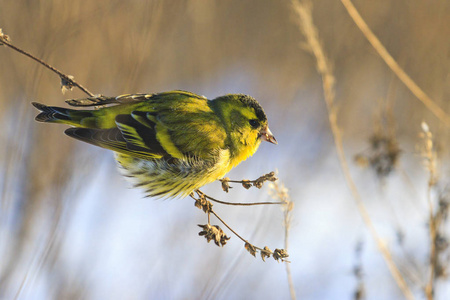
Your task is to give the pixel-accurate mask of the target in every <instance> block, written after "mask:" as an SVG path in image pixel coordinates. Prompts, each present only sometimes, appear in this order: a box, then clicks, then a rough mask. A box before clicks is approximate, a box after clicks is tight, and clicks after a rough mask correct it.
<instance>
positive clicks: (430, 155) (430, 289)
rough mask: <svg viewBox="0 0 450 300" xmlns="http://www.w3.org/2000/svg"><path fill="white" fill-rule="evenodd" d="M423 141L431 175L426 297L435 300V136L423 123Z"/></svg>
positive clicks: (424, 156) (423, 152)
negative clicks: (432, 192) (433, 198)
mask: <svg viewBox="0 0 450 300" xmlns="http://www.w3.org/2000/svg"><path fill="white" fill-rule="evenodd" d="M420 136H421V138H422V139H423V144H424V145H423V150H422V157H423V158H424V161H425V167H426V168H427V170H428V172H429V173H430V177H429V179H428V189H427V202H428V210H429V220H428V230H429V232H430V266H429V275H428V276H429V278H428V282H427V284H426V286H425V295H426V296H427V299H428V300H432V299H433V294H434V278H435V273H436V270H435V266H436V258H437V256H436V237H437V233H436V220H435V217H434V208H433V202H432V200H431V190H432V188H433V186H434V185H435V184H436V151H435V150H434V146H433V134H432V133H431V131H430V129H429V127H428V125H427V124H426V123H425V122H422V132H421V134H420Z"/></svg>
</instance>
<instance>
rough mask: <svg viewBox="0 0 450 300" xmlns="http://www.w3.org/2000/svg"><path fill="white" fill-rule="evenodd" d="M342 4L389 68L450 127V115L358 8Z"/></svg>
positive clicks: (350, 3) (346, 3) (342, 0)
mask: <svg viewBox="0 0 450 300" xmlns="http://www.w3.org/2000/svg"><path fill="white" fill-rule="evenodd" d="M341 2H342V4H343V5H344V6H345V9H346V10H347V12H348V14H349V15H350V17H351V18H352V19H353V21H354V22H355V24H356V26H358V28H359V29H360V30H361V32H362V33H363V35H364V36H365V37H366V39H367V40H368V41H369V43H370V44H371V45H372V46H373V48H375V50H376V51H377V52H378V54H379V55H380V56H381V58H382V59H383V60H384V62H385V63H386V64H387V65H388V66H389V68H390V69H391V70H392V72H394V74H395V75H396V76H397V77H398V78H399V79H400V80H401V81H402V82H403V84H404V85H406V87H407V88H408V89H409V90H410V91H411V92H412V93H413V94H414V95H415V96H416V97H417V98H418V99H419V100H420V101H421V102H422V103H423V104H424V105H425V107H426V108H428V109H429V110H430V111H431V113H433V114H434V115H435V116H436V117H437V118H438V119H439V120H440V121H442V122H443V123H444V124H445V125H446V126H449V127H450V116H449V115H448V114H447V113H446V112H445V111H443V110H442V109H441V108H440V107H439V106H438V105H437V104H436V103H435V102H434V101H433V100H432V99H431V98H430V97H428V95H427V94H426V93H425V92H424V91H423V90H422V89H421V88H420V87H419V86H418V85H417V84H416V83H415V82H414V81H413V80H412V79H411V77H409V76H408V74H406V72H405V71H403V69H402V68H401V67H400V66H399V65H398V63H397V62H396V61H395V59H394V58H393V57H392V56H391V55H390V54H389V52H388V51H387V50H386V48H385V47H384V46H383V44H382V43H381V42H380V40H379V39H378V38H377V37H376V35H375V34H374V33H373V32H372V30H370V28H369V26H368V25H367V23H366V22H365V21H364V19H363V18H362V17H361V15H360V14H359V12H358V11H357V10H356V8H355V6H354V5H353V3H352V2H351V1H350V0H341Z"/></svg>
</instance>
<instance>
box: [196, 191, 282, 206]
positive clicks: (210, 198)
mask: <svg viewBox="0 0 450 300" xmlns="http://www.w3.org/2000/svg"><path fill="white" fill-rule="evenodd" d="M204 196H205V197H206V198H207V199H209V200H211V201H214V202H217V203H220V204H224V205H235V206H254V205H267V204H278V205H280V204H283V202H270V201H266V202H250V203H244V202H227V201H222V200H217V199H215V198H213V197H211V196H208V195H206V194H204Z"/></svg>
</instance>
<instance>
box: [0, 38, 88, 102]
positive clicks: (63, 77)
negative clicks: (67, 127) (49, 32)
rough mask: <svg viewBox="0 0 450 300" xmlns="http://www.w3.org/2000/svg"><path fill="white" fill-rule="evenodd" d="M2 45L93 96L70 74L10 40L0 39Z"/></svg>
mask: <svg viewBox="0 0 450 300" xmlns="http://www.w3.org/2000/svg"><path fill="white" fill-rule="evenodd" d="M1 44H2V45H5V46H7V47H9V48H11V49H14V50H15V51H17V52H19V53H21V54H23V55H25V56H28V57H29V58H31V59H33V60H35V61H37V62H38V63H40V64H41V65H43V66H44V67H46V68H47V69H49V70H51V71H53V72H55V73H56V74H58V76H59V77H60V78H61V80H62V81H65V82H68V83H70V84H71V85H73V86H76V87H77V88H79V89H80V90H82V91H83V92H84V93H86V94H87V95H89V96H90V97H94V94H92V93H91V92H90V91H89V90H88V89H86V88H85V87H84V86H82V85H81V84H79V83H78V82H76V81H75V80H73V78H72V76H68V75H66V74H64V73H62V72H61V71H59V70H58V69H56V68H54V67H52V66H51V65H49V64H48V63H46V62H45V61H43V60H41V59H39V58H37V57H35V56H33V55H32V54H30V53H28V52H26V51H25V50H22V49H20V48H19V47H17V46H14V45H13V44H11V43H10V42H8V41H6V40H2V41H1Z"/></svg>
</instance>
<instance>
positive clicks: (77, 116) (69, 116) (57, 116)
mask: <svg viewBox="0 0 450 300" xmlns="http://www.w3.org/2000/svg"><path fill="white" fill-rule="evenodd" d="M32 104H33V106H34V107H36V108H37V109H39V110H40V111H41V113H40V114H38V115H37V116H36V118H35V119H36V121H38V122H49V123H62V124H67V125H72V126H76V127H84V126H83V125H82V124H81V122H82V120H83V119H85V118H89V117H93V114H92V111H88V110H74V109H68V108H63V107H56V106H47V105H44V104H41V103H37V102H32Z"/></svg>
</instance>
